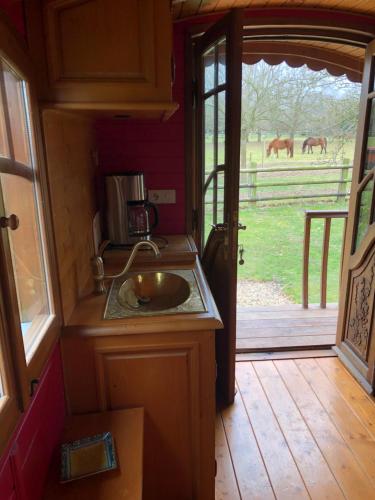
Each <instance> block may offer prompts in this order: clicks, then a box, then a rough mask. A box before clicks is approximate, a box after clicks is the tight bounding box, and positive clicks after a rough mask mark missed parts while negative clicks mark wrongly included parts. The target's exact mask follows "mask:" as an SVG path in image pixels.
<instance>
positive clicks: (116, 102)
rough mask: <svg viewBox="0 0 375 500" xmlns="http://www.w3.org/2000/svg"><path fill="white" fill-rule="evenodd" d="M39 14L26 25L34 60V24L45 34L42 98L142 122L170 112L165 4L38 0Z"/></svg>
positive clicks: (169, 24)
mask: <svg viewBox="0 0 375 500" xmlns="http://www.w3.org/2000/svg"><path fill="white" fill-rule="evenodd" d="M39 10H41V13H39V16H38V13H36V12H35V9H34V12H32V10H29V13H30V18H29V23H31V24H32V25H34V29H31V31H30V35H31V42H32V43H31V45H32V46H34V54H35V56H37V53H38V52H39V54H40V50H38V45H39V49H40V47H41V41H40V40H39V41H38V40H36V37H37V35H38V30H37V29H36V27H35V23H36V24H38V22H39V25H40V24H42V26H41V27H42V28H43V30H44V34H45V37H44V39H45V47H44V52H45V55H46V57H45V60H46V64H45V66H46V67H45V68H44V71H43V69H42V72H44V75H45V76H46V78H45V79H44V81H43V82H42V81H41V92H42V95H41V97H42V100H43V101H45V102H46V103H48V104H52V103H53V106H54V107H57V108H65V109H81V110H89V111H91V110H92V111H103V112H105V111H107V112H109V113H111V114H125V115H126V114H129V115H130V116H138V115H141V116H142V117H158V116H160V117H162V118H165V117H168V116H169V115H170V114H171V113H172V112H173V111H175V109H176V108H177V105H176V104H175V103H173V102H172V69H171V68H172V62H171V61H172V21H171V15H170V2H169V0H126V1H124V0H50V1H48V0H47V1H46V0H44V1H42V4H41V5H40V4H39ZM32 28H33V26H32ZM32 39H34V40H32ZM35 58H36V57H35ZM45 82H47V84H46V83H45Z"/></svg>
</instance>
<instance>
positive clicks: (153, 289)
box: [117, 272, 190, 312]
mask: <svg viewBox="0 0 375 500" xmlns="http://www.w3.org/2000/svg"><path fill="white" fill-rule="evenodd" d="M189 297H190V285H189V283H188V282H187V281H186V280H185V279H184V278H183V277H182V276H178V275H177V274H172V273H168V272H144V273H138V274H134V275H132V276H131V277H130V278H128V279H127V280H126V281H124V283H123V284H122V285H121V287H120V289H119V291H118V294H117V300H118V302H119V303H120V304H121V305H122V306H123V307H126V308H129V309H132V310H140V311H150V312H151V311H164V310H168V309H171V308H174V307H177V306H179V305H180V304H183V303H184V302H185V301H186V300H187V299H188V298H189Z"/></svg>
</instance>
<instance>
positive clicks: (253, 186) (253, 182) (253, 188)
mask: <svg viewBox="0 0 375 500" xmlns="http://www.w3.org/2000/svg"><path fill="white" fill-rule="evenodd" d="M250 169H251V170H254V172H250V179H249V186H250V200H251V201H250V205H251V202H254V203H256V201H257V163H256V162H255V161H252V162H251V163H250Z"/></svg>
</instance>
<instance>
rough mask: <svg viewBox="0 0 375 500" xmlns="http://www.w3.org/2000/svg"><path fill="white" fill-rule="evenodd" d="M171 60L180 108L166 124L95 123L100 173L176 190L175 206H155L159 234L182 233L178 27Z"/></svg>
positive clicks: (180, 37)
mask: <svg viewBox="0 0 375 500" xmlns="http://www.w3.org/2000/svg"><path fill="white" fill-rule="evenodd" d="M174 57H175V61H176V80H175V83H174V85H173V99H174V100H175V101H177V102H178V103H179V105H180V108H179V110H178V111H177V112H176V113H175V114H174V115H173V116H172V117H171V118H170V119H169V120H168V121H166V122H164V123H162V122H155V121H151V120H150V121H146V120H144V121H142V120H137V121H136V120H131V121H130V120H129V121H120V120H116V119H107V120H99V121H97V122H96V124H95V128H96V138H97V146H98V153H99V163H100V171H101V173H102V174H108V173H116V172H125V171H129V170H140V171H142V172H144V173H145V182H146V185H147V187H148V189H175V190H176V205H158V208H159V216H160V217H159V218H160V224H159V227H158V228H157V231H156V232H157V233H159V234H178V233H183V232H184V231H185V163H184V33H183V29H182V28H180V27H176V28H175V30H174ZM101 184H102V183H101Z"/></svg>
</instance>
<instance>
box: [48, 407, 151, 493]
mask: <svg viewBox="0 0 375 500" xmlns="http://www.w3.org/2000/svg"><path fill="white" fill-rule="evenodd" d="M143 418H144V416H143V408H133V409H129V410H116V411H106V412H103V413H88V414H85V415H73V416H71V417H67V419H66V422H65V428H64V434H63V438H62V442H71V441H74V440H76V439H81V438H83V437H86V436H93V435H96V434H101V433H103V432H107V431H110V432H111V433H112V436H113V439H114V443H115V448H116V455H117V460H118V468H117V469H116V470H113V471H107V472H103V473H101V474H97V475H95V476H90V477H87V478H82V479H77V480H76V481H72V482H69V483H65V484H61V483H60V482H59V473H60V450H56V454H55V456H54V459H53V461H52V464H51V468H50V475H49V477H48V480H47V485H46V488H45V492H44V499H45V500H59V499H60V498H64V499H65V500H77V499H82V500H84V499H86V498H87V499H88V498H91V499H94V498H95V500H105V499H114V498H118V499H120V498H121V499H122V500H126V499H128V500H141V498H142V473H143Z"/></svg>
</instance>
